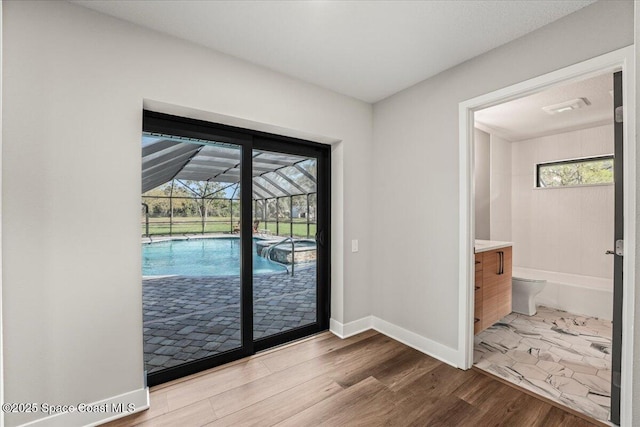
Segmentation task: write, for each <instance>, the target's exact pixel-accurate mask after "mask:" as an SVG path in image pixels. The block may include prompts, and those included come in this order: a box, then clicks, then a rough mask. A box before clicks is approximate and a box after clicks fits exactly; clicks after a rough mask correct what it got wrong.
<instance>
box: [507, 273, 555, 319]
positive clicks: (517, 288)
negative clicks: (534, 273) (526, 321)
mask: <svg viewBox="0 0 640 427" xmlns="http://www.w3.org/2000/svg"><path fill="white" fill-rule="evenodd" d="M511 283H512V285H513V286H512V288H511V309H512V310H513V311H514V312H515V313H520V314H526V315H527V316H533V315H534V314H536V311H537V310H536V295H538V294H539V293H540V292H541V291H542V289H544V287H545V285H546V284H547V281H546V280H544V279H529V278H524V277H515V276H514V277H512V278H511Z"/></svg>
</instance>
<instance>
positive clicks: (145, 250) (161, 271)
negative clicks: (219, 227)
mask: <svg viewBox="0 0 640 427" xmlns="http://www.w3.org/2000/svg"><path fill="white" fill-rule="evenodd" d="M255 246H256V239H253V251H252V253H253V254H254V256H253V272H254V274H256V273H257V274H261V273H281V272H284V271H286V268H285V267H284V266H282V265H280V264H277V263H275V262H272V261H269V260H267V259H266V258H263V257H260V256H257V255H255V253H256V250H255ZM142 275H143V276H168V275H179V276H239V275H240V239H239V238H215V239H190V240H168V241H164V242H155V243H150V244H143V245H142Z"/></svg>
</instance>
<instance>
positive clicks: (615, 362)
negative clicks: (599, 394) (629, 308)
mask: <svg viewBox="0 0 640 427" xmlns="http://www.w3.org/2000/svg"><path fill="white" fill-rule="evenodd" d="M618 108H622V71H617V72H615V73H613V109H614V154H613V157H614V162H613V168H614V169H613V177H614V181H615V182H614V186H615V188H614V193H615V208H614V209H615V214H614V237H613V242H612V243H613V247H614V250H613V251H612V252H614V254H613V257H614V261H613V319H612V323H613V331H612V335H611V422H612V423H614V424H616V425H620V397H621V396H620V383H621V371H622V304H623V281H622V280H623V279H622V277H623V257H622V255H621V254H616V253H615V252H617V251H616V250H615V247H616V241H618V240H622V241H624V191H623V190H624V186H623V181H624V179H623V177H624V174H623V173H624V161H623V160H624V157H623V155H624V141H623V135H624V134H623V132H624V129H623V123H622V117H621V115H620V116H619V115H618V114H617V111H616V110H617V109H618Z"/></svg>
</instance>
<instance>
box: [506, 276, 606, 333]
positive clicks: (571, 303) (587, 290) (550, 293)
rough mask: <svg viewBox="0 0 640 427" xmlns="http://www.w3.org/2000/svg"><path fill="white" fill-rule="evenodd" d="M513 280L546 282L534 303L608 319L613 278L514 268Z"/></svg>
mask: <svg viewBox="0 0 640 427" xmlns="http://www.w3.org/2000/svg"><path fill="white" fill-rule="evenodd" d="M513 277H522V278H525V279H526V278H532V279H545V280H546V281H547V285H546V286H545V287H544V289H543V290H542V292H540V293H539V294H538V295H537V296H536V304H537V305H544V306H546V307H551V308H557V309H560V310H565V311H568V312H570V313H573V314H581V315H583V316H592V317H598V318H600V319H606V320H611V316H612V313H613V279H605V278H602V277H593V276H582V275H579V274H567V273H558V272H555V271H545V270H536V269H532V268H525V267H513Z"/></svg>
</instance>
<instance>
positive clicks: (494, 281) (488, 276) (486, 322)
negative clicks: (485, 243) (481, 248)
mask: <svg viewBox="0 0 640 427" xmlns="http://www.w3.org/2000/svg"><path fill="white" fill-rule="evenodd" d="M475 260H476V283H475V311H474V313H475V315H474V317H475V318H474V328H473V330H474V333H475V334H477V333H478V332H480V331H482V330H484V329H486V328H488V327H489V326H491V325H493V324H494V323H496V322H497V321H498V320H500V319H501V318H503V317H504V316H506V315H507V314H509V313H511V274H512V250H511V247H506V248H500V249H494V250H491V251H486V252H481V253H477V254H476V259H475ZM478 261H479V262H478ZM476 319H479V320H476Z"/></svg>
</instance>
